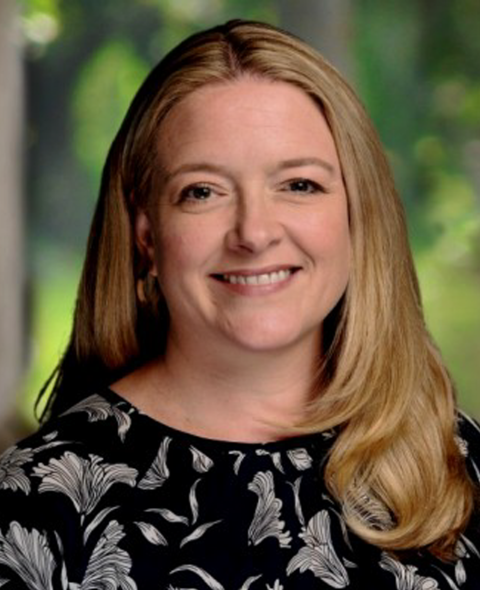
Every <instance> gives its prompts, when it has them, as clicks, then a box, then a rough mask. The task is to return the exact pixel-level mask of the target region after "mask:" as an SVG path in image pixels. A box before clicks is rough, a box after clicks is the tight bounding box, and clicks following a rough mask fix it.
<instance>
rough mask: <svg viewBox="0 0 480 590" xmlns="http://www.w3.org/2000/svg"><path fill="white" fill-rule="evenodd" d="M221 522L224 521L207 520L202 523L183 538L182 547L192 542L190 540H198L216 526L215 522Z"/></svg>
mask: <svg viewBox="0 0 480 590" xmlns="http://www.w3.org/2000/svg"><path fill="white" fill-rule="evenodd" d="M219 522H222V521H221V520H215V521H213V522H207V523H205V524H202V525H200V526H199V527H197V528H196V529H195V530H194V531H193V532H192V533H190V534H189V535H187V536H186V537H185V538H184V539H183V540H182V542H181V543H180V547H183V546H184V545H186V544H187V543H190V541H196V540H197V539H200V537H203V535H204V534H205V533H206V532H207V530H208V529H209V528H210V527H212V526H214V525H215V524H218V523H219Z"/></svg>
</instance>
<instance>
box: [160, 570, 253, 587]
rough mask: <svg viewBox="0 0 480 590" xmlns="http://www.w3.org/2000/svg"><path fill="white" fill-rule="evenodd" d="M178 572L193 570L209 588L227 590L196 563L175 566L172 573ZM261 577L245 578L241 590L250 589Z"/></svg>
mask: <svg viewBox="0 0 480 590" xmlns="http://www.w3.org/2000/svg"><path fill="white" fill-rule="evenodd" d="M178 572H192V573H194V574H196V575H197V576H199V577H200V578H201V579H202V580H203V581H204V582H205V584H206V585H207V586H208V587H209V588H211V590H225V589H224V587H223V586H222V584H220V582H218V581H217V580H216V579H215V578H214V577H213V576H211V575H210V574H209V573H208V572H206V571H205V570H204V569H202V568H200V567H197V566H196V565H190V564H187V565H181V566H179V567H177V568H175V569H174V570H172V571H171V572H170V574H175V573H178ZM261 577H262V576H261V575H259V576H251V577H250V578H248V579H247V580H245V582H244V583H243V584H242V586H241V587H240V589H239V590H248V589H249V588H250V586H251V585H252V584H253V583H254V582H255V581H256V580H258V579H260V578H261ZM169 590H175V589H174V588H173V586H169ZM178 590H181V589H180V588H178ZM185 590H186V589H185Z"/></svg>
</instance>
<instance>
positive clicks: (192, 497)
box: [188, 479, 201, 524]
mask: <svg viewBox="0 0 480 590" xmlns="http://www.w3.org/2000/svg"><path fill="white" fill-rule="evenodd" d="M200 481H201V480H200V479H197V480H196V481H195V482H194V483H193V485H192V487H191V488H190V492H189V494H188V501H189V503H190V510H191V511H192V524H195V523H196V522H197V519H198V512H199V508H198V500H197V486H198V484H199V483H200Z"/></svg>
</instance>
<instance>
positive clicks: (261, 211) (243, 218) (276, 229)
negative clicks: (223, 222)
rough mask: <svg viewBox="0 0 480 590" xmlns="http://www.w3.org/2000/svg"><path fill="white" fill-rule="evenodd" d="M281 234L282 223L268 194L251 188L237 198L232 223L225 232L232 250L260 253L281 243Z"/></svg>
mask: <svg viewBox="0 0 480 590" xmlns="http://www.w3.org/2000/svg"><path fill="white" fill-rule="evenodd" d="M282 236H283V226H282V224H281V222H280V219H279V218H278V212H277V211H276V210H275V203H274V202H273V201H272V200H271V199H269V198H268V195H265V194H263V191H250V192H249V194H248V195H247V194H244V195H242V197H241V198H239V199H238V201H237V203H236V206H235V214H234V219H233V221H232V227H231V229H230V230H229V231H228V233H227V236H226V241H227V247H228V248H229V249H230V250H233V251H236V252H239V253H255V254H257V253H260V252H262V251H264V250H266V249H267V248H269V247H270V246H272V245H275V244H278V243H279V242H280V241H281V239H282Z"/></svg>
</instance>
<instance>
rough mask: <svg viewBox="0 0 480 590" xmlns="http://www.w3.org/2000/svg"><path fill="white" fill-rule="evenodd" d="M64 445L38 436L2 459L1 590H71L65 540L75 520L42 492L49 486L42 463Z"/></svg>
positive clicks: (14, 448)
mask: <svg viewBox="0 0 480 590" xmlns="http://www.w3.org/2000/svg"><path fill="white" fill-rule="evenodd" d="M60 445H61V442H60V441H55V440H53V439H50V440H48V436H47V437H46V440H44V439H42V438H41V437H37V436H36V435H34V436H33V437H30V439H26V441H25V442H24V443H20V444H18V445H17V446H14V447H12V448H10V449H8V450H7V451H5V453H3V455H2V456H1V457H0V588H2V590H3V589H4V588H5V590H9V589H10V588H11V589H16V590H23V589H30V590H31V589H40V588H42V589H43V588H45V589H49V590H57V589H58V590H65V588H68V580H67V578H66V567H65V563H64V560H63V553H64V547H63V545H64V542H63V541H62V539H68V538H69V531H68V530H66V529H65V527H66V526H68V527H71V526H75V520H73V519H72V515H71V511H70V510H69V507H68V505H67V504H66V503H62V502H57V501H55V500H53V499H52V494H44V493H43V491H44V490H45V489H48V485H50V484H49V482H48V480H45V479H43V480H42V479H41V478H40V477H39V469H40V470H41V468H42V465H44V461H45V460H47V462H48V460H49V459H50V460H52V459H51V457H52V456H53V455H52V451H53V449H55V448H57V447H58V446H60ZM53 460H54V459H53ZM42 485H43V488H42ZM66 523H68V524H66Z"/></svg>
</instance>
